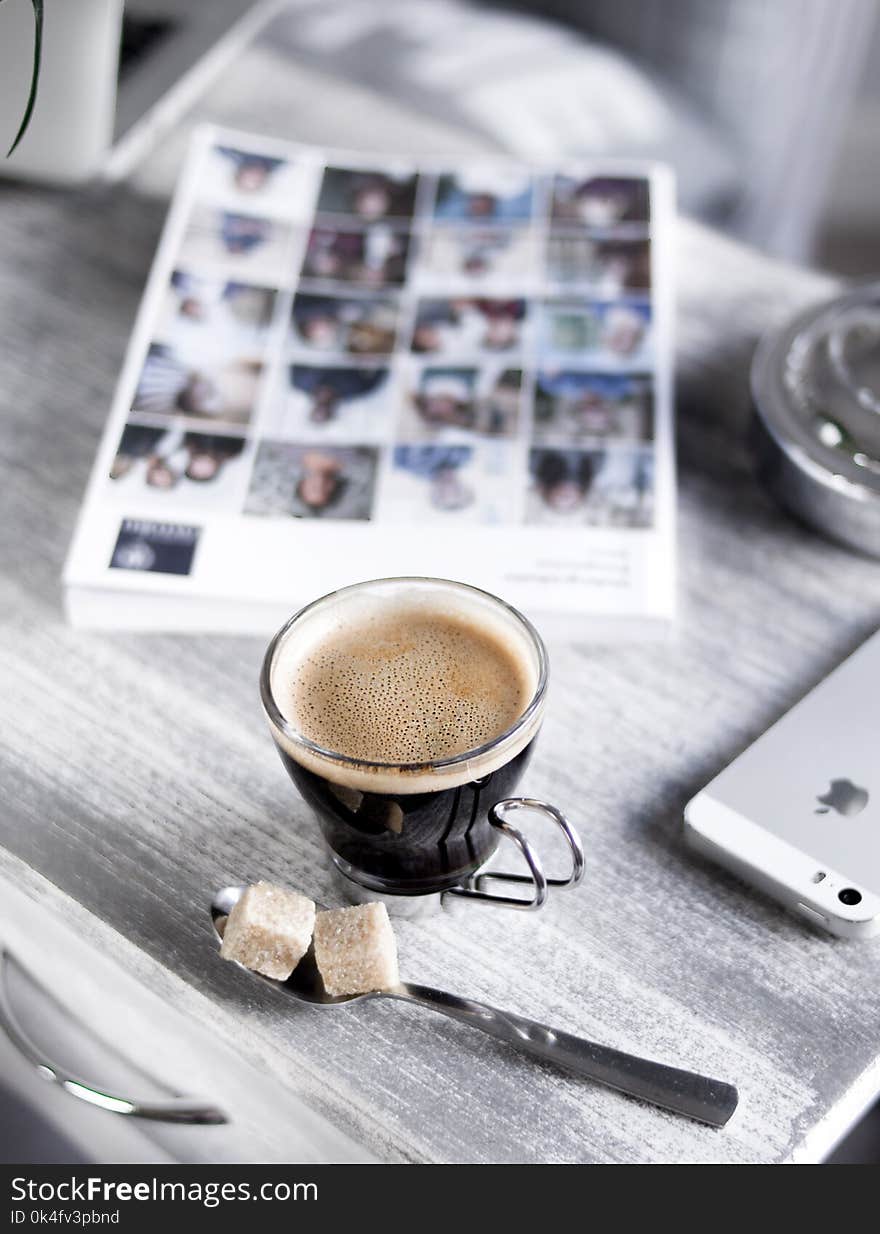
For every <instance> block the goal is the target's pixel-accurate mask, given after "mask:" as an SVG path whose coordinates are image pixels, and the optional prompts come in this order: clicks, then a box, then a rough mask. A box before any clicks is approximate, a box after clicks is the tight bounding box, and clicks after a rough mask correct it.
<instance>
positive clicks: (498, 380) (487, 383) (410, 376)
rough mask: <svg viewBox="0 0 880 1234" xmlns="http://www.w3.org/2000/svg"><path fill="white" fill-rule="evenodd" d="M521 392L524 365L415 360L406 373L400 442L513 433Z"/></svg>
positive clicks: (398, 434) (517, 420)
mask: <svg viewBox="0 0 880 1234" xmlns="http://www.w3.org/2000/svg"><path fill="white" fill-rule="evenodd" d="M521 395H522V370H521V369H519V368H504V367H502V366H500V365H497V364H495V365H484V366H481V367H479V368H477V367H457V366H451V365H450V366H443V367H440V366H434V365H429V366H427V367H421V366H419V365H417V364H413V365H412V366H411V368H410V369H409V370H408V373H407V376H406V387H405V395H404V405H403V408H402V412H401V417H400V421H399V424H398V431H397V436H398V438H399V439H400V440H401V441H438V440H440V441H447V440H462V439H464V440H467V439H468V438H470V437H471V436H473V435H477V436H483V437H513V436H515V434H516V430H517V426H518V424H519V416H520V400H521Z"/></svg>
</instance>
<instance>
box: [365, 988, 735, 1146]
mask: <svg viewBox="0 0 880 1234" xmlns="http://www.w3.org/2000/svg"><path fill="white" fill-rule="evenodd" d="M389 994H390V997H392V998H398V999H402V1000H403V1001H405V1002H410V1003H416V1004H418V1006H420V1007H429V1008H430V1009H431V1010H432V1011H439V1012H440V1013H441V1014H442V1015H447V1016H450V1017H451V1018H452V1019H453V1020H460V1021H461V1022H462V1023H463V1024H470V1026H471V1027H472V1028H477V1029H479V1030H480V1031H481V1032H484V1033H486V1034H487V1035H488V1036H490V1037H494V1038H496V1039H497V1040H498V1041H505V1042H507V1044H508V1045H512V1046H515V1047H516V1049H518V1050H522V1051H524V1052H525V1053H526V1054H531V1055H533V1056H534V1057H536V1058H539V1059H542V1060H543V1061H544V1062H548V1063H554V1064H555V1065H556V1066H559V1067H564V1068H566V1069H567V1070H568V1071H573V1072H575V1073H576V1074H577V1075H581V1076H586V1077H587V1078H588V1079H591V1080H597V1081H598V1082H599V1083H600V1084H606V1085H607V1086H608V1087H609V1088H616V1089H618V1090H619V1091H620V1092H622V1093H628V1094H629V1095H630V1096H631V1097H639V1098H641V1100H642V1101H648V1102H650V1103H651V1104H652V1105H657V1106H662V1107H663V1109H666V1110H673V1111H674V1112H675V1113H676V1114H685V1115H687V1116H688V1117H690V1118H694V1119H697V1120H698V1121H699V1122H703V1123H708V1124H709V1125H710V1126H712V1127H723V1126H724V1125H725V1123H726V1122H727V1121H728V1119H729V1118H730V1116H731V1115H732V1114H733V1112H734V1110H735V1109H736V1106H737V1101H738V1100H739V1097H738V1094H737V1091H736V1089H735V1088H734V1087H733V1085H732V1084H726V1083H724V1081H723V1080H713V1079H710V1078H709V1077H707V1076H702V1075H696V1074H695V1073H694V1072H692V1071H682V1070H680V1069H679V1068H677V1067H667V1066H666V1065H665V1064H663V1063H655V1062H651V1061H650V1060H649V1059H646V1058H637V1057H636V1056H635V1055H633V1054H625V1053H623V1052H622V1051H621V1050H614V1049H611V1048H610V1047H609V1046H604V1045H599V1044H597V1043H596V1042H595V1041H587V1040H585V1039H584V1038H583V1037H575V1036H573V1034H571V1033H565V1032H560V1031H558V1030H557V1029H554V1028H547V1027H546V1025H543V1024H536V1023H535V1022H534V1021H533V1020H526V1019H524V1018H523V1017H522V1016H518V1015H514V1014H513V1013H512V1012H509V1011H499V1010H498V1009H497V1008H495V1007H489V1006H488V1005H487V1004H486V1003H478V1002H474V1001H472V1000H471V999H468V998H459V997H457V996H456V995H454V994H446V993H444V991H443V990H433V989H431V988H430V987H429V986H423V985H410V984H401V986H400V987H399V988H398V989H397V990H393V991H389Z"/></svg>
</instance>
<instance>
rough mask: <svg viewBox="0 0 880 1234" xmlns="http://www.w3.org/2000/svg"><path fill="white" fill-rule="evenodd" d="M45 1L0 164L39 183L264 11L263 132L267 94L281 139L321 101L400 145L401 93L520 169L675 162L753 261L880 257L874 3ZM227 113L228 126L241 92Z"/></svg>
mask: <svg viewBox="0 0 880 1234" xmlns="http://www.w3.org/2000/svg"><path fill="white" fill-rule="evenodd" d="M46 11H47V37H46V46H45V62H44V73H43V82H42V97H41V100H40V105H39V106H38V108H37V112H36V114H35V116H34V121H33V124H32V131H31V132H30V133H29V135H28V137H27V138H26V139H25V142H24V143H23V145H22V147H21V149H20V150H19V151H18V152H17V153H16V155H15V157H14V158H13V159H12V160H9V161H8V162H7V163H6V164H5V165H4V166H3V168H2V170H3V172H4V173H5V174H10V173H12V174H17V175H24V176H30V175H37V176H40V175H46V174H48V175H49V176H50V178H51V176H53V175H54V177H55V178H58V177H59V174H64V173H65V167H64V166H63V163H64V160H68V161H69V160H70V159H73V163H74V165H73V166H72V167H71V168H69V169H68V170H69V172H70V178H76V177H77V175H80V174H82V173H83V171H87V172H93V171H95V170H99V169H101V167H102V166H103V165H105V164H106V157H105V150H104V148H105V147H106V145H107V144H108V143H109V141H110V140H113V141H114V142H115V143H116V148H115V149H114V151H113V154H112V156H111V160H110V166H111V169H113V171H114V173H115V174H122V173H123V172H124V171H128V170H130V168H131V165H132V164H133V163H136V162H137V160H138V159H139V158H141V157H143V156H144V155H145V154H146V153H147V151H148V150H149V147H150V145H151V143H155V141H156V140H157V139H159V138H160V137H161V136H162V134H164V133H166V132H167V131H168V130H169V129H170V128H171V127H172V126H174V125H175V123H176V121H177V120H178V119H179V117H180V115H181V113H182V112H184V111H185V110H187V109H188V108H191V107H192V106H193V105H194V104H196V105H197V100H198V99H199V97H200V96H201V95H202V94H205V93H207V94H210V93H211V91H212V88H213V89H214V91H215V93H216V87H217V83H218V81H219V80H221V79H222V75H223V72H224V68H225V67H226V66H228V65H229V64H230V63H231V62H233V61H234V57H235V54H236V48H237V47H238V46H240V44H241V43H242V42H243V41H245V40H251V39H253V38H254V36H255V35H256V36H257V39H258V41H259V39H260V36H259V31H260V29H262V28H264V27H265V26H266V25H267V23H268V24H269V32H267V33H266V34H265V35H264V36H263V38H262V46H261V54H263V55H264V57H265V59H266V62H267V74H266V97H264V98H263V99H261V100H260V105H261V108H262V109H263V110H262V111H261V117H262V120H263V124H262V127H263V128H264V129H265V128H266V127H267V123H266V118H265V117H266V114H267V112H268V113H272V111H273V105H274V114H275V123H274V125H273V126H271V127H274V128H275V129H277V130H278V132H279V133H280V134H282V135H284V136H295V137H297V138H300V139H306V140H309V139H312V140H315V141H320V140H327V136H328V134H327V132H326V130H327V121H326V119H323V120H322V117H321V114H320V111H321V109H324V108H329V111H330V112H331V113H334V112H335V119H336V121H337V122H338V120H339V118H340V117H339V112H340V110H341V111H342V112H346V111H347V112H348V115H347V116H346V117H345V125H344V127H345V128H346V129H347V131H349V132H350V144H352V145H361V144H364V145H367V146H370V145H372V146H373V147H381V148H395V149H401V148H402V147H404V146H406V144H407V138H406V129H407V126H406V121H405V115H404V116H402V113H401V110H400V106H399V105H400V104H405V106H406V108H407V109H409V110H410V112H411V113H412V114H418V115H419V116H420V118H421V120H422V125H421V127H420V128H419V132H420V134H423V132H424V118H425V117H426V116H428V117H432V118H434V119H435V120H436V131H437V137H438V142H437V144H438V147H442V146H443V144H444V143H443V134H444V132H446V133H447V134H448V133H450V132H451V131H452V130H453V129H455V130H457V132H458V133H459V135H460V133H461V131H462V130H465V129H466V130H467V131H468V132H469V134H470V135H471V139H472V144H473V146H474V148H475V149H476V148H478V147H479V146H480V145H482V147H483V148H484V149H488V148H495V149H502V150H506V151H508V152H510V153H511V154H515V155H517V156H519V157H526V158H532V159H546V160H549V161H553V160H557V159H559V158H564V157H571V156H577V155H578V154H589V153H594V152H612V153H615V154H624V155H625V154H629V153H631V154H634V155H639V156H642V155H644V154H650V155H655V156H656V157H658V158H661V159H664V160H667V161H669V162H671V163H672V164H673V165H674V166H675V168H676V171H677V173H678V180H679V189H680V199H681V205H682V208H683V209H684V210H685V211H686V212H687V213H689V214H691V215H693V216H696V217H698V218H701V219H703V220H705V221H707V222H709V223H711V224H712V225H714V226H716V227H719V228H722V229H723V230H725V231H727V232H729V233H730V234H731V235H735V236H737V237H740V238H742V239H743V240H746V241H748V242H749V243H751V244H753V245H755V246H756V247H758V248H760V249H762V250H763V251H765V252H768V253H772V254H774V255H776V256H779V257H781V258H786V259H788V260H791V261H795V262H799V263H802V264H812V265H819V266H822V267H825V268H827V269H830V270H834V271H838V272H840V273H843V274H847V275H857V274H862V273H865V272H868V271H870V270H876V269H877V268H878V266H880V223H878V216H877V211H876V209H875V208H874V207H875V203H876V200H877V191H878V188H880V159H878V158H877V138H876V134H877V133H878V131H880V123H878V122H880V23H878V0H663V3H656V2H655V0H507V2H500V0H495V2H491V0H484V2H483V3H480V2H479V0H471V2H470V3H465V2H464V0H381V2H380V0H127V2H126V3H124V4H123V3H122V0H76V2H75V3H67V2H63V3H59V2H58V0H47V4H46ZM2 20H3V37H2V38H0V138H2V139H4V140H5V139H6V138H7V137H9V138H10V139H11V136H12V134H13V133H14V131H15V126H16V123H17V119H18V117H19V116H20V106H21V102H22V100H23V98H24V97H26V91H27V81H28V75H29V70H30V64H29V60H28V54H27V48H28V41H29V38H30V32H31V28H32V18H31V14H30V0H7V2H6V3H5V4H4V6H3V17H2ZM120 21H121V55H119V54H118V47H119V43H118V39H119V23H120ZM68 23H69V28H65V29H64V30H63V31H62V29H61V28H62V26H65V27H67V24H68ZM62 34H63V37H62ZM285 65H286V66H287V68H288V69H289V68H290V66H296V67H297V68H298V69H299V70H300V76H301V78H302V82H303V89H302V91H301V92H299V93H298V92H297V89H296V86H295V84H292V83H291V81H290V74H289V73H287V74H286V76H287V78H288V80H287V81H286V83H283V84H282V82H281V81H280V78H283V77H284V76H285V74H284V72H282V66H285ZM117 70H118V77H119V92H118V99H117V102H116V108H115V115H114V114H113V99H112V88H111V83H110V81H109V77H110V76H113V77H115V75H116V73H117ZM77 73H79V74H80V75H81V80H80V82H79V88H78V89H75V90H73V91H71V85H70V80H69V78H70V75H71V74H74V75H76V74H77ZM105 79H106V82H105ZM102 82H105V85H104V87H103V89H102V87H101V83H102ZM322 85H323V86H325V87H326V89H325V90H324V92H323V93H322V92H321V87H322ZM65 90H67V92H68V94H71V93H72V95H73V96H75V97H76V99H77V104H76V107H74V108H72V109H71V108H70V107H67V108H65V109H63V110H64V111H66V112H69V113H70V114H69V117H68V120H67V124H68V126H69V128H70V130H71V131H70V132H65V131H64V126H63V125H59V122H58V118H57V117H58V115H59V109H58V108H57V107H53V106H52V105H51V104H52V101H53V96H55V95H56V94H57V95H58V96H59V97H61V96H62V95H63V94H64V91H65ZM230 91H231V93H233V94H234V85H231V86H230ZM363 91H368V92H369V93H370V94H371V96H373V100H374V102H375V103H376V104H377V107H378V109H376V110H371V109H367V112H368V115H364V113H363V110H362V109H360V108H358V107H355V106H352V104H353V103H354V102H355V101H356V99H357V98H358V97H360V96H361V94H362V92H363ZM316 100H319V101H320V102H319V105H318V106H316ZM328 100H329V102H328ZM383 101H385V102H386V103H388V104H394V107H393V108H392V107H391V106H388V107H387V108H385V109H384V110H383V109H382V108H381V103H382V102H383ZM218 110H222V106H220V107H218V102H217V99H216V98H215V99H214V103H213V107H212V113H213V114H214V115H215V116H216V115H217V112H218ZM230 110H234V112H235V114H236V115H237V116H240V115H241V114H242V110H243V109H242V100H241V99H237V100H235V106H234V107H232V106H231V105H230ZM50 116H51V117H53V119H52V120H51V121H50V119H49V117H50ZM377 117H381V118H382V122H378V121H377ZM218 118H220V117H218ZM108 125H109V126H110V127H109V128H108V127H107V126H108ZM338 128H339V124H338V123H337V124H336V126H335V128H334V130H333V135H334V136H335V135H336V134H337V133H338ZM86 130H88V136H87V135H86ZM456 144H457V147H458V149H459V150H460V149H461V142H460V140H459V141H458V142H457V143H456ZM62 154H63V158H62V157H61V156H62ZM77 159H78V160H79V164H78V165H75V164H76V163H77ZM47 167H51V168H53V169H54V170H53V171H49V172H47V170H46V169H47Z"/></svg>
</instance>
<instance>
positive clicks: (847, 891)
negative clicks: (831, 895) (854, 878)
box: [837, 887, 862, 907]
mask: <svg viewBox="0 0 880 1234" xmlns="http://www.w3.org/2000/svg"><path fill="white" fill-rule="evenodd" d="M837 898H838V900H840V902H841V904H848V905H849V906H850V907H852V905H853V904H861V902H862V893H861V892H860V891H856V889H855V887H844V889H843V891H838V893H837Z"/></svg>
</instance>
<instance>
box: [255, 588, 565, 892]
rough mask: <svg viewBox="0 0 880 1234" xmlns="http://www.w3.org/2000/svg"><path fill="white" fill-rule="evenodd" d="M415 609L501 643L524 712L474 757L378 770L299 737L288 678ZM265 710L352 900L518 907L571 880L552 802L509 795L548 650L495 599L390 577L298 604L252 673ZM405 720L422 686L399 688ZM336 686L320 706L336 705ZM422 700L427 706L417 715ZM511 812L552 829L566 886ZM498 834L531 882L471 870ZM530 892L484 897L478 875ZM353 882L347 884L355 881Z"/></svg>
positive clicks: (528, 737) (535, 723) (560, 820)
mask: <svg viewBox="0 0 880 1234" xmlns="http://www.w3.org/2000/svg"><path fill="white" fill-rule="evenodd" d="M398 611H399V612H400V613H401V614H402V619H403V620H405V619H406V614H413V613H415V614H418V616H419V618H420V619H425V618H426V619H427V620H428V621H429V622H430V621H431V620H432V615H436V618H437V621H438V626H439V627H442V626H443V623H444V622H445V621H448V620H449V619H450V618H452V619H454V620H456V621H459V622H462V623H465V624H466V625H467V626H468V627H469V628H471V629H473V630H476V631H478V632H479V633H480V635H481V636H485V637H486V639H488V640H491V641H492V642H493V644H495V645H500V646H502V647H503V648H505V655H509V657H510V660H511V663H514V662H515V664H516V666H517V669H518V672H519V673H520V674H521V680H522V681H523V682H524V683H526V688H525V691H524V693H525V694H527V698H526V699H525V705H524V706H523V707H522V709H521V712H520V714H519V715H517V716H516V717H515V719H514V720H513V721H512V723H510V724H509V725H508V727H507V728H505V730H504V731H503V732H499V733H498V734H497V735H495V736H493V737H492V738H491V739H490V740H488V741H486V742H484V743H483V744H481V745H479V746H477V747H476V748H474V749H469V750H465V751H463V752H460V753H455V754H452V755H449V756H447V757H443V758H438V759H435V760H432V761H428V762H378V761H371V760H369V759H363V758H358V757H352V756H351V755H349V754H347V753H345V752H344V751H342V750H332V749H326V748H324V747H323V746H321V745H319V744H317V743H316V742H315V741H313V740H311V739H310V738H309V737H307V736H306V735H305V734H304V733H303V732H302V731H301V729H300V726H299V724H298V723H297V721H296V718H295V716H294V714H293V713H294V712H295V710H296V708H295V706H294V705H293V704H292V702H291V701H290V700H291V698H292V694H291V688H290V687H291V682H292V681H294V680H295V679H296V676H297V673H298V672H302V671H303V664H304V663H305V661H306V660H307V659H308V658H309V657H312V658H313V657H314V656H315V655H316V653H317V654H318V655H320V653H321V651H322V648H323V644H324V643H325V642H326V644H327V653H328V655H332V644H333V641H334V638H335V636H336V635H337V633H338V632H339V631H340V630H346V631H355V632H356V633H359V634H360V633H362V639H363V641H364V643H365V645H369V644H368V640H369V637H370V635H369V631H370V628H371V624H374V623H375V622H376V620H377V619H378V620H379V621H380V622H381V621H382V620H383V619H388V618H394V616H395V614H396V613H397V612H398ZM260 690H261V695H262V703H263V708H264V710H265V713H266V716H267V718H268V721H269V726H270V730H271V734H272V737H273V739H274V741H275V745H276V747H277V749H278V752H279V754H280V755H281V760H282V762H283V764H284V766H285V768H286V769H287V772H288V774H289V775H290V777H291V779H292V780H293V782H294V783H295V784H296V786H297V788H298V789H299V791H300V793H301V794H302V796H303V798H304V799H305V800H306V802H308V804H309V805H310V806H311V807H312V809H313V811H314V813H315V816H316V818H317V821H318V825H319V827H320V829H321V832H322V835H323V837H324V840H325V841H326V843H327V846H328V848H329V851H330V855H331V858H332V860H333V862H334V864H335V866H336V868H337V870H338V871H339V872H340V874H342V875H343V877H344V880H348V884H349V886H348V890H349V893H350V895H351V898H352V899H358V898H364V897H363V896H361V895H359V894H357V893H358V892H359V891H366V892H370V893H373V894H376V893H378V894H381V895H383V896H386V897H388V896H390V897H393V896H424V895H428V894H431V893H438V892H450V891H451V892H455V893H457V894H460V895H468V896H472V897H475V898H477V899H482V900H492V901H495V902H500V903H506V904H510V905H512V906H515V907H539V906H540V904H541V903H543V902H544V899H545V898H546V894H547V887H548V886H552V885H556V886H571V885H574V883H576V882H577V881H579V879H580V876H581V874H582V871H583V858H582V855H581V850H580V843H579V841H578V838H577V836H576V834H575V833H574V832H573V830H572V829H571V827H570V826H569V824H568V822H567V820H566V819H565V818H564V816H563V815H562V814H561V813H560V812H559V811H558V810H557V809H555V808H554V807H553V806H549V805H547V803H545V802H539V801H536V800H533V799H530V798H511V796H510V794H511V793H512V792H513V790H514V789H515V788H516V786H517V784H518V783H519V780H520V777H521V776H522V773H523V771H524V770H525V768H526V766H527V764H528V761H529V759H530V757H531V754H532V751H533V748H534V743H535V739H536V737H537V734H538V730H539V729H540V727H541V721H542V719H543V714H544V706H545V700H546V693H547V653H546V649H545V647H544V644H543V642H542V641H541V638H540V636H539V635H538V633H537V631H536V630H535V628H534V626H533V625H532V624H531V623H530V622H529V621H528V620H527V619H526V618H525V617H524V616H523V615H522V614H521V613H519V612H517V610H516V609H514V608H511V607H510V605H508V604H505V603H504V601H502V600H499V599H498V598H497V597H496V596H492V595H490V594H489V593H488V592H485V591H480V590H479V589H478V588H475V587H470V586H468V585H466V584H464V583H456V582H451V581H449V580H445V579H432V578H388V579H378V580H376V581H373V582H365V583H358V584H355V585H354V586H352V587H345V588H342V589H341V590H339V591H335V592H331V593H330V594H329V595H326V596H324V597H322V598H321V599H319V600H316V601H315V602H314V603H312V604H309V605H307V606H306V607H305V608H303V609H301V610H300V611H299V612H298V613H296V614H294V616H293V617H291V618H290V620H289V621H288V622H287V623H286V624H285V625H284V626H282V628H281V629H280V630H279V631H278V633H277V634H276V635H275V637H274V638H273V639H272V641H271V643H270V644H269V647H268V649H267V651H266V656H265V659H264V661H263V668H262V673H261V677H260ZM407 690H408V692H410V691H411V697H408V699H407V701H406V707H407V712H408V714H410V715H411V714H413V712H414V711H415V712H416V713H417V712H418V708H419V706H420V697H419V685H418V682H417V681H415V682H413V683H412V685H411V686H407ZM347 704H348V700H347V697H346V693H345V682H344V679H343V681H342V684H341V685H339V684H338V682H337V687H336V688H335V693H334V694H333V696H332V698H330V699H328V698H326V697H325V698H323V699H322V703H321V705H322V706H324V707H327V706H332V707H340V708H343V709H344V708H346V707H347ZM427 706H428V703H427V699H426V702H425V707H426V710H427ZM521 809H528V810H534V811H538V812H540V813H542V814H544V815H545V816H547V817H549V818H550V819H551V820H552V821H553V822H554V823H555V824H556V825H557V826H558V827H559V828H561V830H562V832H563V834H564V835H565V838H566V840H567V842H568V845H569V848H570V849H571V852H572V855H573V872H572V875H571V876H570V877H569V878H566V879H555V880H554V879H548V878H547V877H546V876H545V875H544V872H543V868H542V866H541V862H540V859H539V857H538V855H537V853H536V852H535V850H534V848H533V846H532V845H531V843H529V842H528V841H527V840H526V839H525V837H524V836H523V835H522V834H521V833H520V832H519V831H518V830H517V829H516V828H514V827H513V826H511V824H510V823H509V821H508V819H509V815H510V814H511V813H512V812H514V811H516V810H521ZM503 837H507V838H508V839H509V840H510V841H512V842H513V843H514V844H515V845H516V847H517V848H519V850H520V852H521V853H522V855H523V857H524V858H525V864H526V866H527V867H528V870H529V873H528V874H514V875H503V874H498V873H492V874H485V873H484V874H483V875H480V874H479V872H480V871H481V870H482V867H484V866H485V865H486V863H487V862H488V861H489V860H490V858H491V857H492V856H493V855H494V853H495V851H496V849H497V848H498V846H499V844H500V843H501V840H502V838H503ZM490 878H494V879H502V880H509V881H512V882H514V883H530V884H532V898H531V900H525V899H523V898H522V896H513V897H510V896H502V895H498V894H495V893H493V892H490V891H486V890H485V889H484V883H483V880H484V879H490ZM351 884H353V886H351Z"/></svg>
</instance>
